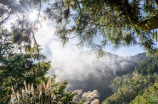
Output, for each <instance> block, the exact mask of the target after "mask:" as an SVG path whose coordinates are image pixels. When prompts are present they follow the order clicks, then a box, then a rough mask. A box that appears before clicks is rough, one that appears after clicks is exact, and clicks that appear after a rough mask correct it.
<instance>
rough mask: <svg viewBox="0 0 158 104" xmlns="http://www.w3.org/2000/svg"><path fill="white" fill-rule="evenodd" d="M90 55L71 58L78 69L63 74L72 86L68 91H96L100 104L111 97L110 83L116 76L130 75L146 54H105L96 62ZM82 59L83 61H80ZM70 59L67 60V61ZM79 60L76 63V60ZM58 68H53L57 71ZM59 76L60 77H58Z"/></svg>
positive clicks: (63, 64) (83, 54) (64, 63)
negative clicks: (129, 55)
mask: <svg viewBox="0 0 158 104" xmlns="http://www.w3.org/2000/svg"><path fill="white" fill-rule="evenodd" d="M91 54H92V53H89V52H84V53H80V54H79V55H77V56H75V55H74V56H73V59H74V61H76V63H74V64H75V65H76V66H77V65H78V64H79V63H83V64H79V65H80V66H79V67H69V69H71V70H72V71H73V70H75V72H72V73H73V74H69V75H67V72H65V73H64V75H65V76H64V78H65V79H66V80H68V82H69V83H70V84H72V85H73V87H72V88H69V91H73V90H77V89H82V90H83V92H87V91H92V90H98V92H99V93H100V98H99V100H100V103H102V102H103V101H104V100H105V99H106V98H107V97H109V96H110V95H112V94H113V93H114V92H113V89H112V88H111V87H109V86H110V85H111V82H112V81H113V79H114V78H115V77H116V76H123V75H126V74H131V73H133V71H134V70H135V66H136V65H137V64H138V63H140V62H142V61H143V60H145V59H146V58H147V57H146V53H140V54H137V55H135V56H131V57H121V56H118V55H114V54H111V53H109V52H105V55H104V56H103V57H100V58H99V59H98V60H97V59H96V58H92V55H91ZM83 57H84V58H83ZM82 58H83V59H82ZM70 59H71V57H70V58H69V60H70ZM79 59H80V60H81V61H82V62H80V61H77V60H79ZM67 61H68V60H66V62H65V61H63V62H62V61H60V62H61V63H62V66H66V65H67V64H68V63H67ZM58 67H59V66H57V64H56V66H55V68H57V69H63V70H64V68H65V67H62V68H58ZM60 76H61V75H60Z"/></svg>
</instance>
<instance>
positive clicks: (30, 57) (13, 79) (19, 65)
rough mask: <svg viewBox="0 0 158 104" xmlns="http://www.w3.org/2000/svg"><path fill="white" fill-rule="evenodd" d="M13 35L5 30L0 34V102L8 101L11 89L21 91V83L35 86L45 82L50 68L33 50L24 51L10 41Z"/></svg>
mask: <svg viewBox="0 0 158 104" xmlns="http://www.w3.org/2000/svg"><path fill="white" fill-rule="evenodd" d="M12 38H13V35H12V33H11V32H8V31H7V30H3V29H2V32H1V33H0V41H1V42H0V83H1V85H0V95H1V96H0V99H3V100H1V101H0V102H1V103H6V102H8V101H9V99H10V94H11V87H13V88H14V90H15V91H21V89H22V87H23V82H24V81H26V82H27V83H30V84H32V83H34V86H36V85H37V84H38V83H40V81H41V80H45V74H46V72H47V71H48V69H49V68H50V62H44V59H45V56H43V55H42V54H39V52H37V51H35V50H30V52H28V51H24V48H23V46H21V45H20V46H19V45H17V44H15V43H13V41H12Z"/></svg>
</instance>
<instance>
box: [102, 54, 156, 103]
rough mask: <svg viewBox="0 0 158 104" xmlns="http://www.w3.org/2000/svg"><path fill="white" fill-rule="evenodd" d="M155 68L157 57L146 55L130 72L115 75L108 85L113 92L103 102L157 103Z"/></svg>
mask: <svg viewBox="0 0 158 104" xmlns="http://www.w3.org/2000/svg"><path fill="white" fill-rule="evenodd" d="M138 56H139V55H138ZM157 69H158V68H157V57H150V58H149V57H148V58H147V59H145V60H144V61H142V62H141V63H139V64H138V65H137V66H136V68H135V71H134V72H133V73H132V74H127V75H123V76H121V77H116V78H115V79H114V80H113V81H112V85H111V86H110V87H111V88H112V89H113V91H115V93H114V94H113V95H111V96H110V97H108V98H107V99H106V100H104V102H103V104H127V103H130V104H157V103H158V99H157V96H158V74H157V72H158V71H157Z"/></svg>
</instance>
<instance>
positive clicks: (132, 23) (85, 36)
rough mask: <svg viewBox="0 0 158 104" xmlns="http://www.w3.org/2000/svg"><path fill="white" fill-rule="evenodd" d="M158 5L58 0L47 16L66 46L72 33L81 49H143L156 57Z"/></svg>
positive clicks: (149, 0)
mask: <svg viewBox="0 0 158 104" xmlns="http://www.w3.org/2000/svg"><path fill="white" fill-rule="evenodd" d="M157 4H158V1H157V0H56V2H55V3H54V4H52V5H50V7H49V8H47V10H46V13H47V15H48V16H49V18H51V19H53V20H55V21H56V22H57V34H58V35H59V36H60V37H61V38H62V39H64V42H65V41H67V40H68V39H69V34H70V33H71V32H73V33H74V34H75V35H76V36H77V37H78V38H79V39H80V43H79V45H85V44H86V45H89V46H91V47H92V48H93V49H97V50H100V49H102V48H104V46H105V45H107V44H114V46H115V47H116V48H117V47H119V46H122V45H123V46H131V45H140V46H143V47H144V49H145V50H147V51H149V52H152V53H153V52H156V50H157V45H156V42H157V30H156V29H157V27H158V25H157V22H158V21H157V19H158V14H157ZM97 37H100V40H99V39H98V38H97ZM98 41H99V42H100V43H99V42H98Z"/></svg>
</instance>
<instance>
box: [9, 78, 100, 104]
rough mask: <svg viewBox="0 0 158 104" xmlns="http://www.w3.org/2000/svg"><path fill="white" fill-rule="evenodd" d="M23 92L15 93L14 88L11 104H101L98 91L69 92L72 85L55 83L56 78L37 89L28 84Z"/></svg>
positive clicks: (43, 83) (38, 86)
mask: <svg viewBox="0 0 158 104" xmlns="http://www.w3.org/2000/svg"><path fill="white" fill-rule="evenodd" d="M24 86H25V88H24V89H22V91H19V92H15V91H14V89H13V88H12V95H11V100H10V102H9V104H99V100H98V99H96V98H97V97H99V93H98V91H97V90H94V91H93V92H90V91H88V92H84V93H82V90H75V91H73V92H67V91H66V90H67V89H68V87H70V85H67V81H61V82H58V83H55V77H53V78H48V81H47V82H44V81H41V83H40V84H39V85H37V87H35V86H34V85H33V84H31V85H30V84H26V83H25V82H24Z"/></svg>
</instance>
